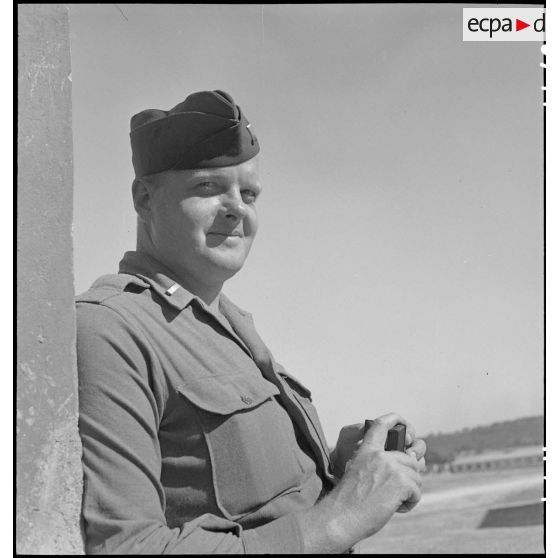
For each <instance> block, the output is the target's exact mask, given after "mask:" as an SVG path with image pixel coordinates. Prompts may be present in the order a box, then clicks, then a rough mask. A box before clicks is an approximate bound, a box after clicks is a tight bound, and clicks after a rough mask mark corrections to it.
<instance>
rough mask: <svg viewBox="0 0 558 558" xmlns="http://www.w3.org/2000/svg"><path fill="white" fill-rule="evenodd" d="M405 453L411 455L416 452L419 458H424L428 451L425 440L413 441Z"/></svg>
mask: <svg viewBox="0 0 558 558" xmlns="http://www.w3.org/2000/svg"><path fill="white" fill-rule="evenodd" d="M405 453H407V454H408V455H411V453H414V454H415V456H416V458H417V460H420V459H422V458H423V457H424V454H425V453H426V443H425V441H424V440H415V441H414V442H413V444H412V445H411V446H409V447H408V448H407V449H406V450H405Z"/></svg>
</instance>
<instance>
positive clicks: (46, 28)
mask: <svg viewBox="0 0 558 558" xmlns="http://www.w3.org/2000/svg"><path fill="white" fill-rule="evenodd" d="M18 88H19V89H18V103H19V107H18V109H19V110H18V112H19V121H18V146H17V148H18V169H17V171H18V192H17V204H18V215H17V243H18V248H17V267H18V277H17V280H18V285H17V316H18V319H17V337H18V352H17V426H16V429H17V478H16V483H17V484H16V489H17V497H16V552H17V553H18V554H27V553H28V554H83V544H82V537H81V533H80V521H79V520H80V508H81V493H82V470H81V445H80V441H79V436H78V430H77V416H78V415H77V374H76V363H75V360H76V359H75V349H74V344H75V315H74V305H73V296H74V286H73V263H72V260H73V254H72V201H73V199H72V198H73V184H72V180H73V176H72V174H73V167H72V128H71V125H72V122H71V74H70V50H69V33H68V13H67V8H65V7H64V6H62V5H59V4H45V5H42V4H20V5H18Z"/></svg>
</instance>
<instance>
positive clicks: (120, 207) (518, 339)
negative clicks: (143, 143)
mask: <svg viewBox="0 0 558 558" xmlns="http://www.w3.org/2000/svg"><path fill="white" fill-rule="evenodd" d="M464 6H467V5H466V4H455V5H443V4H425V5H410V4H406V5H387V4H383V5H363V4H355V5H347V4H344V5H335V4H333V5H306V6H297V5H265V6H260V5H245V6H238V5H154V4H135V5H134V4H130V5H128V4H121V5H115V4H99V5H94V4H92V5H77V4H76V5H70V23H71V31H70V33H71V47H72V78H73V129H74V164H75V207H74V250H75V282H76V292H82V291H83V290H85V289H86V288H87V287H88V286H89V285H90V284H91V283H92V282H93V280H94V279H95V278H96V277H98V276H99V275H102V274H104V273H110V272H114V271H115V270H116V269H117V265H118V261H119V260H120V258H121V256H122V254H123V252H124V251H126V250H130V249H133V248H134V246H135V214H134V211H133V207H132V203H131V183H132V179H133V170H132V165H131V151H130V145H129V137H128V132H129V119H130V117H131V116H132V115H133V114H134V113H136V112H139V111H140V110H143V109H145V108H161V109H169V108H171V107H172V106H174V105H175V104H177V103H178V102H180V101H182V100H183V99H184V98H185V97H186V96H187V95H188V94H189V93H192V92H194V91H197V90H201V89H224V90H225V91H227V92H229V93H231V94H232V95H233V97H234V98H235V100H236V101H237V102H238V103H239V104H240V106H241V107H242V109H243V111H244V112H245V114H246V115H247V116H248V119H249V120H250V121H251V122H252V123H253V128H254V130H255V131H256V133H257V135H258V139H259V141H260V144H261V147H262V153H261V157H262V163H263V165H262V174H263V186H264V193H263V194H262V196H261V198H260V200H259V201H258V207H259V215H260V230H259V233H258V238H257V239H256V242H255V244H254V247H253V249H252V253H251V255H250V257H249V259H248V261H247V264H246V265H245V268H244V269H243V270H242V271H241V272H240V273H239V274H238V275H237V276H236V277H235V278H234V279H232V280H231V281H230V282H229V283H228V284H227V285H226V288H225V292H227V294H228V295H229V296H230V297H231V298H232V299H233V300H234V301H235V302H236V303H237V304H239V305H240V306H241V307H243V308H245V309H247V310H249V311H250V312H251V313H252V314H253V315H254V318H255V321H256V325H257V327H258V330H259V331H260V334H261V335H262V337H263V339H264V341H266V343H267V344H268V346H269V347H270V348H271V350H272V351H273V353H274V355H275V357H276V359H277V360H278V361H279V362H281V363H282V364H283V365H284V366H285V367H286V368H287V370H289V372H291V373H292V374H294V375H295V376H297V377H298V378H299V379H300V380H301V381H302V382H303V383H304V384H306V385H307V386H308V387H309V388H310V389H311V390H312V393H313V400H314V403H315V405H316V407H317V408H318V411H319V413H320V417H321V419H322V422H323V425H324V429H325V431H326V434H327V436H328V439H329V441H330V443H333V442H334V441H335V438H336V436H337V431H338V430H339V428H340V427H341V426H342V425H344V424H347V423H352V422H359V421H362V420H364V418H373V417H375V416H378V415H380V414H383V413H386V412H388V411H391V410H396V411H398V412H400V413H402V414H403V415H405V416H406V417H408V418H409V419H410V420H411V421H412V422H413V423H414V424H415V425H416V427H417V430H418V431H419V433H422V434H427V433H430V432H434V431H450V430H453V429H456V428H461V427H464V426H469V427H470V426H475V425H478V424H486V423H489V422H493V421H498V420H505V419H512V418H517V417H520V416H526V415H534V414H542V411H543V187H542V180H543V119H542V94H541V90H540V87H541V85H542V69H541V68H540V66H539V63H540V62H541V61H542V55H541V52H540V43H530V42H517V43H512V42H510V43H507V42H499V43H481V42H479V43H471V42H463V41H462V30H461V29H462V15H461V14H462V8H463V7H464Z"/></svg>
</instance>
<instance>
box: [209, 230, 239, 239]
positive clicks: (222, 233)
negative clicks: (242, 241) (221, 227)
mask: <svg viewBox="0 0 558 558" xmlns="http://www.w3.org/2000/svg"><path fill="white" fill-rule="evenodd" d="M207 234H214V235H216V236H224V237H229V236H237V237H239V238H241V237H242V235H241V234H240V233H239V232H235V231H231V232H215V231H211V232H209V233H207Z"/></svg>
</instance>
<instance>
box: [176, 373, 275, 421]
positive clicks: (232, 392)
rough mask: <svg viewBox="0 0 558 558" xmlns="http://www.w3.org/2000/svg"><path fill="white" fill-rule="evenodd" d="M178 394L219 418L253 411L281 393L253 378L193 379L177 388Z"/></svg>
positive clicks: (262, 380) (236, 376) (266, 383)
mask: <svg viewBox="0 0 558 558" xmlns="http://www.w3.org/2000/svg"><path fill="white" fill-rule="evenodd" d="M176 391H178V392H179V393H180V394H182V395H183V396H184V397H186V399H188V400H189V401H191V402H192V403H193V404H194V405H196V407H199V408H201V409H204V410H205V411H209V412H210V413H216V414H218V415H230V414H231V413H234V412H237V411H242V410H244V409H252V408H253V407H257V406H258V405H260V404H261V403H263V402H264V401H265V400H266V399H269V398H270V397H271V396H273V395H277V394H278V393H279V390H278V389H277V387H276V386H274V385H273V384H272V383H271V382H268V381H267V380H265V379H264V378H255V377H254V376H251V375H249V374H237V375H233V376H205V377H203V378H192V379H189V380H188V381H186V382H184V383H183V384H180V385H179V386H176Z"/></svg>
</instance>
